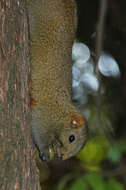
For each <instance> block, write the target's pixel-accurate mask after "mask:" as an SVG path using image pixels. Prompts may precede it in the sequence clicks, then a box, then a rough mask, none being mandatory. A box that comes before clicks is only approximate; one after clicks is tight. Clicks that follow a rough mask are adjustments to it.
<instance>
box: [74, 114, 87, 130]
mask: <svg viewBox="0 0 126 190" xmlns="http://www.w3.org/2000/svg"><path fill="white" fill-rule="evenodd" d="M71 124H72V128H78V127H82V126H84V125H85V119H84V118H83V117H82V116H81V115H77V114H75V115H72V120H71Z"/></svg>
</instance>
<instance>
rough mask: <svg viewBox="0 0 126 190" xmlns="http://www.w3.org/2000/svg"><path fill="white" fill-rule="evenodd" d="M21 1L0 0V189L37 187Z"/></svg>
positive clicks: (27, 60) (27, 53)
mask: <svg viewBox="0 0 126 190" xmlns="http://www.w3.org/2000/svg"><path fill="white" fill-rule="evenodd" d="M29 63H30V61H29V51H28V25H27V15H26V9H25V0H0V190H39V189H40V186H39V179H38V171H37V168H36V164H35V158H34V157H35V155H34V149H33V145H32V140H31V136H30V125H29V118H30V117H29V115H30V114H29V113H30V109H29V87H28V81H29V73H30V69H29V68H30V64H29Z"/></svg>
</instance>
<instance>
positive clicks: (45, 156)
mask: <svg viewBox="0 0 126 190" xmlns="http://www.w3.org/2000/svg"><path fill="white" fill-rule="evenodd" d="M39 157H40V158H41V160H42V161H49V160H50V156H49V153H44V152H40V153H39Z"/></svg>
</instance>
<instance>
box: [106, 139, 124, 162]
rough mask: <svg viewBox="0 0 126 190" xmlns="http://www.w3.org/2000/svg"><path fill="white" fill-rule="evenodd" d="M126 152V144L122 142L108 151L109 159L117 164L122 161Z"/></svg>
mask: <svg viewBox="0 0 126 190" xmlns="http://www.w3.org/2000/svg"><path fill="white" fill-rule="evenodd" d="M125 151H126V143H125V142H121V143H118V144H115V145H113V146H112V147H111V148H110V149H109V151H108V158H109V159H110V160H111V161H112V162H113V163H116V162H118V161H119V160H120V159H121V156H122V153H123V152H125Z"/></svg>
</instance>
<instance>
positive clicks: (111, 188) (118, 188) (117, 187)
mask: <svg viewBox="0 0 126 190" xmlns="http://www.w3.org/2000/svg"><path fill="white" fill-rule="evenodd" d="M107 190H124V186H123V185H122V184H121V183H119V182H118V181H116V180H115V179H109V181H108V184H107Z"/></svg>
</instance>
